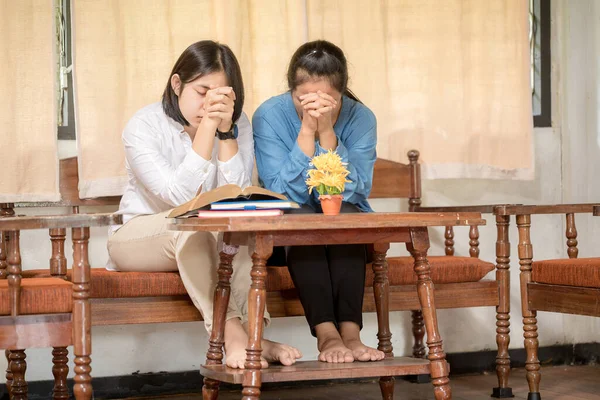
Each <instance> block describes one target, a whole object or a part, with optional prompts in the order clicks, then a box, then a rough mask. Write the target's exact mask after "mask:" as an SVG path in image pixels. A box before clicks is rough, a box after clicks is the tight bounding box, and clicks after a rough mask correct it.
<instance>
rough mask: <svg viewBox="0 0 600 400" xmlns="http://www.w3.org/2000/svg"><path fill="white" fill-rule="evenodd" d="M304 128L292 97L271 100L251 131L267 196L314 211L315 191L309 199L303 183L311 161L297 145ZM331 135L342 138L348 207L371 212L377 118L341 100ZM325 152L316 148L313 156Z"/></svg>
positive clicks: (356, 104) (340, 146)
mask: <svg viewBox="0 0 600 400" xmlns="http://www.w3.org/2000/svg"><path fill="white" fill-rule="evenodd" d="M301 125H302V121H301V120H300V118H299V117H298V114H297V113H296V109H295V108H294V102H293V100H292V95H291V93H290V92H286V93H284V94H281V95H279V96H275V97H271V98H270V99H269V100H267V101H265V102H264V103H263V104H262V105H261V106H260V107H259V108H258V109H257V110H256V112H255V113H254V117H253V118H252V127H253V131H254V150H255V153H256V164H257V167H258V176H259V179H260V181H261V183H262V184H263V185H264V187H265V188H267V189H268V190H271V191H273V192H277V193H282V194H284V195H286V196H287V197H288V198H289V199H290V200H293V201H295V202H297V203H299V204H308V205H309V206H311V207H313V208H315V207H316V206H317V205H318V204H319V199H318V193H316V191H313V193H312V195H310V194H309V193H308V188H307V186H306V183H305V181H306V179H307V177H308V173H307V171H308V170H309V169H310V167H309V163H310V157H307V156H306V154H304V153H303V152H302V150H301V149H300V147H299V146H298V141H297V139H298V134H299V132H300V127H301ZM333 129H334V131H335V134H336V136H337V138H338V146H337V149H336V152H337V153H338V154H339V156H340V157H341V158H342V160H343V161H344V162H347V163H348V170H349V171H350V175H348V179H349V180H351V181H352V182H351V183H346V187H345V190H344V193H343V195H344V201H345V202H348V203H351V204H355V205H356V206H357V207H358V208H359V209H360V210H361V211H366V212H370V211H373V210H372V209H371V206H370V205H369V203H368V201H367V198H368V197H369V193H370V192H371V186H372V183H373V166H374V165H375V160H376V158H377V154H376V150H375V148H376V146H377V120H376V119H375V115H374V114H373V112H372V111H371V110H369V109H368V108H367V107H366V106H365V105H364V104H362V103H359V102H357V101H354V100H352V99H351V98H349V97H347V96H343V98H342V108H341V110H340V115H339V116H338V119H337V121H336V123H335V125H334V127H333ZM326 152H327V150H325V149H323V148H322V147H321V146H320V145H319V143H318V142H316V143H315V155H319V154H322V153H326Z"/></svg>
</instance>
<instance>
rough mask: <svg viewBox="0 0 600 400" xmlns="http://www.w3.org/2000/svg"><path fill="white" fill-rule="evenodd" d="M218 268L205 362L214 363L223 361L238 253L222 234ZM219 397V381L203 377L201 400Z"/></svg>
mask: <svg viewBox="0 0 600 400" xmlns="http://www.w3.org/2000/svg"><path fill="white" fill-rule="evenodd" d="M218 246H219V268H218V270H217V275H218V282H217V286H216V287H215V295H214V301H213V329H212V332H211V333H210V339H209V342H208V351H207V353H206V364H207V365H215V364H222V363H223V345H224V344H225V321H226V318H227V307H228V305H229V297H230V294H231V283H230V281H231V275H232V274H233V267H232V264H233V258H234V257H235V255H236V254H237V253H238V250H239V248H238V246H231V245H228V244H225V243H224V242H223V235H222V234H221V235H219V239H218ZM218 397H219V381H217V380H214V379H210V378H204V386H202V399H203V400H216V399H217V398H218Z"/></svg>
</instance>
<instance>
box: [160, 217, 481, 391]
mask: <svg viewBox="0 0 600 400" xmlns="http://www.w3.org/2000/svg"><path fill="white" fill-rule="evenodd" d="M484 224H485V220H483V219H482V218H481V214H479V213H364V214H343V215H338V216H324V215H322V214H304V215H302V214H301V215H298V214H296V215H283V216H279V217H267V218H265V217H262V218H256V217H237V218H219V219H198V218H189V219H173V220H172V222H171V224H170V229H173V230H178V231H210V232H221V236H222V240H223V245H222V248H220V251H219V254H220V264H219V268H218V277H219V278H218V284H217V287H216V289H215V303H214V314H213V315H214V321H213V331H212V333H211V336H210V340H209V349H208V353H207V362H206V365H204V366H202V367H201V369H200V372H201V373H202V375H203V376H204V377H205V379H204V387H203V390H202V393H203V398H204V399H216V398H217V396H218V390H219V382H229V383H237V384H242V385H243V390H242V395H243V397H242V398H243V399H245V400H255V399H259V398H260V393H261V391H260V388H261V383H262V382H282V381H301V380H317V379H341V378H358V377H374V376H380V377H381V378H380V380H379V383H380V386H381V391H382V395H383V398H384V399H392V398H393V390H394V378H393V376H395V375H413V374H430V375H431V377H432V383H433V386H434V394H435V398H436V399H451V398H452V393H451V389H450V385H449V379H448V365H447V363H446V355H445V353H444V351H443V349H442V338H441V337H440V334H439V331H438V327H437V316H436V309H435V302H434V295H433V294H434V288H433V282H432V281H431V277H430V267H429V262H428V261H427V251H428V249H429V235H428V231H427V228H428V227H432V226H459V225H460V226H469V225H484ZM390 243H406V247H407V249H408V251H409V252H410V253H411V254H412V256H413V257H414V259H415V273H416V274H417V276H418V282H417V291H418V294H419V300H420V303H421V308H422V311H423V315H424V319H425V329H426V331H427V346H428V347H429V356H428V358H429V362H428V361H426V360H422V359H415V358H408V357H394V355H393V352H392V344H391V337H392V334H391V332H390V326H389V315H388V314H389V312H388V309H389V307H388V297H389V283H388V278H387V263H386V253H387V250H388V249H389V246H390ZM317 244H373V245H374V257H373V260H374V261H373V272H374V282H373V286H374V294H375V302H376V308H377V319H378V333H377V337H378V339H379V344H378V349H379V350H381V351H383V352H384V353H385V355H386V359H385V360H383V361H379V362H365V363H363V362H354V363H350V364H328V363H323V362H319V361H307V362H297V363H296V364H294V365H293V366H289V367H286V366H275V365H271V366H269V368H267V369H264V370H261V366H260V356H261V353H262V349H261V339H262V336H263V317H264V312H265V301H266V290H265V278H266V275H267V268H266V262H267V259H268V258H269V257H270V256H271V254H272V252H273V247H274V246H300V245H317ZM240 245H248V246H249V249H250V251H251V253H252V260H253V265H252V271H251V276H252V285H251V288H250V292H249V294H248V336H249V339H248V347H247V349H246V352H247V358H246V364H245V369H244V370H239V369H231V368H228V367H226V366H225V365H223V364H222V360H223V344H224V327H225V317H226V311H227V305H228V303H229V296H230V278H231V274H232V272H233V269H232V260H233V257H234V256H235V254H237V251H238V246H240ZM361 295H362V294H361Z"/></svg>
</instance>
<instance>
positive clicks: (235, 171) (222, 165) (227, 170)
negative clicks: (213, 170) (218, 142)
mask: <svg viewBox="0 0 600 400" xmlns="http://www.w3.org/2000/svg"><path fill="white" fill-rule="evenodd" d="M217 167H218V168H219V171H220V172H221V173H222V174H223V176H224V177H225V178H226V179H227V181H229V179H230V178H231V177H236V176H239V175H241V174H242V173H243V172H244V160H243V159H242V156H241V155H240V152H239V150H238V152H237V153H235V155H234V156H233V157H231V158H230V159H229V160H227V161H221V160H219V159H218V158H217Z"/></svg>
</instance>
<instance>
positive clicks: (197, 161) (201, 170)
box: [181, 149, 214, 175]
mask: <svg viewBox="0 0 600 400" xmlns="http://www.w3.org/2000/svg"><path fill="white" fill-rule="evenodd" d="M181 165H182V166H183V167H184V168H185V169H186V170H187V171H188V172H189V173H190V174H192V175H199V174H207V173H209V172H210V170H211V169H212V168H214V165H213V164H212V163H211V162H210V161H208V160H205V159H204V157H202V156H201V155H200V154H198V153H196V152H195V151H194V150H193V149H190V150H189V151H188V153H187V155H186V156H185V158H184V159H183V162H182V163H181Z"/></svg>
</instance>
